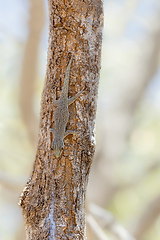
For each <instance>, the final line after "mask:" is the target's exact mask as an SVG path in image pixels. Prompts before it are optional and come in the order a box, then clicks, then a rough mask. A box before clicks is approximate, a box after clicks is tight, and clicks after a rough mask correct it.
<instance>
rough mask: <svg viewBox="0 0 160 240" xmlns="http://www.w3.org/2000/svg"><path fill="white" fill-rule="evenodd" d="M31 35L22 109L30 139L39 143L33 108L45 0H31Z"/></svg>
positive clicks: (24, 69) (23, 76)
mask: <svg viewBox="0 0 160 240" xmlns="http://www.w3.org/2000/svg"><path fill="white" fill-rule="evenodd" d="M30 4H31V7H30V20H29V36H28V39H27V43H26V47H25V51H24V57H23V62H22V72H21V77H20V109H21V114H22V118H23V121H24V123H25V125H26V127H27V130H28V134H29V138H30V141H31V143H32V145H33V147H34V148H35V146H36V143H37V133H38V119H37V117H36V115H35V112H34V109H33V105H34V104H33V102H34V92H35V91H34V90H35V81H36V73H37V60H38V52H39V51H38V50H39V43H40V38H41V33H42V29H43V26H44V22H45V20H44V16H45V13H44V10H45V9H44V0H38V1H37V0H30Z"/></svg>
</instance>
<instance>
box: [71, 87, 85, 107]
mask: <svg viewBox="0 0 160 240" xmlns="http://www.w3.org/2000/svg"><path fill="white" fill-rule="evenodd" d="M82 92H83V89H82V90H81V91H80V92H79V93H77V94H76V95H75V96H74V97H71V98H69V99H68V106H69V105H70V104H72V103H73V102H74V101H76V99H77V98H78V97H79V96H80V95H81V93H82Z"/></svg>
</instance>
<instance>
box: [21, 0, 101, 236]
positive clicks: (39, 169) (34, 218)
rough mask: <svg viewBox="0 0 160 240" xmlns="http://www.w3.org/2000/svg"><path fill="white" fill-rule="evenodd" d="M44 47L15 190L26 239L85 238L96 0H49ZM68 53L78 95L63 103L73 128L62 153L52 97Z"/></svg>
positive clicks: (97, 42) (96, 69)
mask: <svg viewBox="0 0 160 240" xmlns="http://www.w3.org/2000/svg"><path fill="white" fill-rule="evenodd" d="M48 2H49V48H48V62H47V71H46V78H45V83H44V89H43V93H42V99H41V113H40V130H39V141H38V147H37V154H36V159H35V163H34V167H33V172H32V175H31V178H30V179H29V180H28V183H27V184H26V187H25V189H24V191H23V193H22V195H21V198H20V202H19V204H20V205H21V207H22V210H23V215H24V219H25V227H26V239H27V240H28V239H86V233H85V209H84V207H85V193H86V185H87V182H88V174H89V170H90V166H91V163H92V159H93V155H94V151H95V136H94V131H95V115H96V107H97V95H98V83H99V73H100V56H101V43H102V27H103V4H102V2H101V0H93V1H90V0H88V1H87V0H85V1H84V0H79V1H78V0H74V1H73V0H63V1H62V0H58V1H57V0H49V1H48ZM71 53H73V62H72V66H71V72H70V80H69V97H73V96H74V95H75V94H76V93H77V92H79V91H80V90H81V89H82V88H84V91H83V93H82V95H81V96H80V97H79V98H78V99H77V100H76V102H75V103H73V104H72V105H71V106H70V107H69V111H70V116H69V122H68V125H67V129H69V130H76V131H77V132H78V133H79V134H78V135H76V136H72V135H70V136H69V137H68V138H66V139H65V140H64V151H63V153H62V156H61V157H60V158H58V159H56V158H55V157H54V155H53V151H52V150H51V142H52V140H53V139H52V134H51V133H50V132H49V128H54V118H53V116H54V111H55V108H54V107H53V105H52V104H53V100H54V99H59V97H60V94H61V90H62V86H63V82H64V76H65V71H66V67H67V64H68V62H69V59H70V55H71Z"/></svg>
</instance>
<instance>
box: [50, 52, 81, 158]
mask: <svg viewBox="0 0 160 240" xmlns="http://www.w3.org/2000/svg"><path fill="white" fill-rule="evenodd" d="M72 60H73V54H72V56H71V58H70V61H69V64H68V66H67V69H66V73H65V79H64V83H63V87H62V92H61V96H60V98H59V99H58V100H54V102H53V105H54V106H56V107H57V108H56V110H55V112H54V122H55V127H54V129H52V128H50V131H51V132H52V133H53V134H54V140H53V141H52V148H51V149H52V150H53V153H54V155H55V157H56V158H58V157H60V155H61V153H62V151H63V148H64V141H63V140H64V138H65V137H67V136H68V135H69V134H77V133H76V132H75V131H72V130H67V131H66V126H67V123H68V120H69V109H68V106H69V105H70V104H72V103H73V102H74V101H75V100H76V99H77V98H78V97H79V96H80V94H81V93H82V91H83V89H82V90H81V91H80V92H78V93H77V94H76V95H75V96H74V97H72V98H68V86H69V76H70V68H71V64H72Z"/></svg>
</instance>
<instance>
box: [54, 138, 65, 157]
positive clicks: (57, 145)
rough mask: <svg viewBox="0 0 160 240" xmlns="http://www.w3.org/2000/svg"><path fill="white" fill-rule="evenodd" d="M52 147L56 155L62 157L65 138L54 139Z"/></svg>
mask: <svg viewBox="0 0 160 240" xmlns="http://www.w3.org/2000/svg"><path fill="white" fill-rule="evenodd" d="M52 148H53V153H54V155H55V156H56V158H58V157H60V155H61V153H62V151H63V148H64V143H63V140H62V139H55V140H53V145H52Z"/></svg>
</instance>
